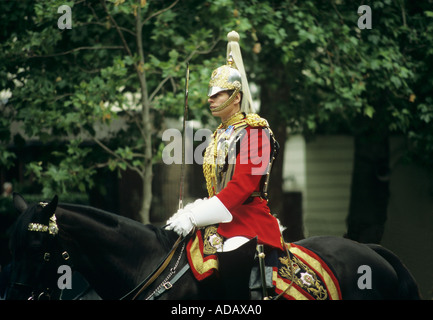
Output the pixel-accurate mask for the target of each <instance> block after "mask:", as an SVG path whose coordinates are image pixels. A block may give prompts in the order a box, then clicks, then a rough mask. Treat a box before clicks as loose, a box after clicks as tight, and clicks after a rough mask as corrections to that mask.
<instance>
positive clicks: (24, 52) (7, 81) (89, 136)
mask: <svg viewBox="0 0 433 320" xmlns="http://www.w3.org/2000/svg"><path fill="white" fill-rule="evenodd" d="M1 5H2V7H3V8H2V10H1V11H2V35H1V37H2V39H1V40H2V41H1V57H0V60H1V61H2V63H1V66H0V73H1V74H0V78H1V79H2V80H1V81H2V82H1V88H2V92H3V94H4V93H5V92H6V93H9V94H11V97H10V98H9V100H8V102H7V103H6V104H2V106H1V108H2V115H4V117H2V120H1V121H2V131H1V138H2V140H3V141H4V142H9V141H11V139H15V140H16V139H18V138H19V137H18V135H17V136H14V137H10V130H9V129H10V128H9V125H10V124H11V123H16V124H20V125H21V127H22V128H23V130H24V132H25V135H26V138H27V139H37V140H39V141H41V142H42V143H47V142H50V143H51V144H53V143H56V145H57V146H58V150H56V151H54V152H52V154H51V157H50V159H49V160H48V161H46V162H45V161H40V160H36V161H34V162H32V163H30V164H29V165H28V169H29V170H30V171H31V172H32V173H33V174H34V175H35V177H36V178H37V180H38V181H40V182H41V184H42V185H43V193H44V194H45V195H46V196H52V194H53V193H55V192H56V193H64V192H67V191H69V190H71V189H74V188H78V189H79V190H80V191H82V192H84V191H87V190H88V189H89V188H91V187H92V186H93V184H94V179H93V177H94V175H95V173H96V170H97V169H98V168H102V167H108V168H109V169H111V170H120V171H122V170H126V169H130V170H132V171H134V172H136V173H137V174H138V175H139V176H140V177H141V180H142V183H143V196H142V199H143V205H142V210H141V212H140V217H141V220H142V221H143V222H144V223H147V222H149V209H150V205H151V199H152V165H153V163H154V162H155V161H158V157H160V151H161V146H162V142H161V140H160V139H155V137H156V136H157V135H158V134H160V131H161V130H162V129H163V128H162V126H161V123H162V122H163V119H164V118H165V117H176V118H179V117H180V115H181V114H183V95H184V91H183V88H184V74H185V67H186V63H187V62H190V63H191V69H192V71H194V72H192V73H191V88H190V91H191V94H190V97H189V99H190V103H191V106H192V107H191V112H193V113H195V116H196V117H199V118H200V119H201V120H206V117H208V116H207V115H206V114H204V113H203V112H202V108H200V106H202V105H203V104H204V103H205V102H206V98H205V97H206V95H205V93H204V92H205V90H206V87H205V85H203V84H204V83H205V81H206V82H207V81H208V77H209V74H210V70H211V68H212V67H213V64H212V60H209V59H207V60H206V61H205V62H203V59H201V58H200V56H201V55H206V54H208V53H209V52H210V51H211V50H212V48H213V47H214V46H215V45H216V44H217V43H218V42H219V40H220V37H219V34H218V33H216V35H217V36H215V30H214V29H215V28H211V27H209V24H210V23H212V22H213V23H216V21H217V20H218V15H219V14H220V13H221V11H224V10H225V8H226V7H225V6H222V7H221V8H219V7H213V6H211V5H210V4H209V3H207V2H203V1H192V2H191V3H189V5H183V6H180V5H179V1H178V0H173V1H143V0H141V1H134V2H132V1H121V0H118V1H104V0H101V1H76V2H72V1H69V2H65V1H58V0H51V1H26V2H25V4H24V3H22V2H2V4H1ZM61 5H68V6H70V7H71V9H72V10H71V11H72V28H71V29H63V30H61V29H59V28H58V25H57V22H58V20H59V18H60V17H61V13H58V12H57V10H58V8H59V7H60V6H61ZM212 14H213V15H214V16H213V18H210V19H209V20H207V21H203V23H202V24H203V26H202V25H201V22H202V21H200V19H202V18H201V17H203V16H208V17H212ZM16 25H18V26H19V27H18V28H16ZM215 25H216V26H218V25H219V24H215ZM217 31H219V30H218V29H217ZM194 59H195V60H194ZM194 61H197V63H200V64H201V65H200V68H201V70H200V72H197V70H199V69H198V68H197V67H196V65H194ZM203 63H204V66H202V64H203ZM116 123H117V124H118V125H119V129H118V130H117V131H115V132H110V128H111V127H112V126H113V124H116ZM20 139H22V137H21V138H20ZM87 141H91V142H92V143H93V145H97V146H98V147H100V148H101V149H102V150H103V151H105V153H104V154H101V153H95V152H93V151H94V148H93V147H92V146H89V145H88V144H86V142H87ZM1 151H3V153H2V156H1V161H2V164H4V165H11V163H12V160H13V158H14V154H13V153H11V152H9V151H8V150H7V149H6V148H5V146H4V144H2V150H1Z"/></svg>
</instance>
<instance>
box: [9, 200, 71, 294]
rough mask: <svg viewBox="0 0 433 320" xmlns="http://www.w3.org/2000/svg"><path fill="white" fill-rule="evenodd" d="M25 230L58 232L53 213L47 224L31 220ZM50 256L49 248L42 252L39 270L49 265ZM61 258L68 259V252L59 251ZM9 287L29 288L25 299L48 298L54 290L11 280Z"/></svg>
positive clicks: (53, 234)
mask: <svg viewBox="0 0 433 320" xmlns="http://www.w3.org/2000/svg"><path fill="white" fill-rule="evenodd" d="M47 204H48V203H46V202H39V205H40V206H41V207H45V206H46V205H47ZM27 231H30V232H42V233H48V234H49V235H50V236H52V237H55V236H56V235H57V234H58V232H59V228H58V226H57V221H56V215H55V213H54V214H53V215H52V216H51V217H50V219H49V222H48V225H44V224H42V223H34V222H31V223H29V224H28V226H27ZM52 258H53V253H52V252H51V251H50V250H48V251H45V252H44V254H43V257H42V261H43V263H44V265H43V266H42V267H41V270H44V269H45V268H47V267H48V266H49V263H50V262H52V260H53V259H52ZM61 258H62V259H63V260H64V261H68V260H69V254H68V252H67V251H63V252H62V253H61ZM11 288H27V289H30V290H31V295H30V296H29V297H28V299H27V300H50V299H51V295H52V292H53V291H54V290H53V289H52V288H48V287H45V286H43V287H42V288H43V289H35V287H34V286H32V285H30V284H26V283H20V282H12V283H11Z"/></svg>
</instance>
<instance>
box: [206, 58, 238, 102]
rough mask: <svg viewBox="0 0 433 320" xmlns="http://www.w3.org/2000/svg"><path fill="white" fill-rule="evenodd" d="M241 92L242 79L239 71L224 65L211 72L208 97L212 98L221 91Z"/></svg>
mask: <svg viewBox="0 0 433 320" xmlns="http://www.w3.org/2000/svg"><path fill="white" fill-rule="evenodd" d="M227 90H237V91H238V92H239V91H242V77H241V74H240V73H239V71H238V70H237V69H235V68H233V67H232V66H231V65H228V64H227V65H224V66H221V67H219V68H217V69H215V70H214V71H213V72H212V76H211V78H210V81H209V91H208V96H209V97H210V96H213V95H214V94H217V93H218V92H221V91H227Z"/></svg>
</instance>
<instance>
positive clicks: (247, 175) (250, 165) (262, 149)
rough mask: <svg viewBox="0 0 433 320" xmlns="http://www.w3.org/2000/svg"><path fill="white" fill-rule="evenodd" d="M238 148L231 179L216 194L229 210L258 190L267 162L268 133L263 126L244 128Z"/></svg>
mask: <svg viewBox="0 0 433 320" xmlns="http://www.w3.org/2000/svg"><path fill="white" fill-rule="evenodd" d="M245 130H246V131H247V134H246V135H245V136H244V137H243V138H242V140H241V145H240V150H239V153H238V155H237V157H236V167H235V170H234V173H233V177H232V179H231V180H230V181H229V182H228V183H227V186H226V187H225V188H224V189H223V190H221V192H220V193H218V194H217V197H218V199H219V200H220V201H221V202H222V203H223V204H224V205H225V207H226V208H227V209H228V210H229V211H230V210H232V209H233V208H235V207H237V206H239V205H242V204H243V203H244V202H245V200H247V199H248V197H249V196H250V195H251V194H252V193H253V192H255V191H260V180H261V178H262V176H263V175H264V174H266V171H267V170H266V169H267V167H268V164H269V157H270V147H271V146H270V140H269V133H268V131H265V130H264V129H263V128H250V127H247V128H246V129H245Z"/></svg>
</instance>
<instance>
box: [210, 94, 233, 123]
mask: <svg viewBox="0 0 433 320" xmlns="http://www.w3.org/2000/svg"><path fill="white" fill-rule="evenodd" d="M229 97H230V96H229V94H228V93H227V91H220V92H218V93H216V94H214V95H213V96H210V97H209V99H208V100H207V101H208V102H209V109H210V111H211V112H212V115H213V116H214V117H219V118H221V121H225V120H227V119H228V118H230V117H231V116H232V115H234V114H235V113H237V112H239V111H240V100H241V98H240V97H241V95H240V94H238V95H237V96H236V98H235V99H234V100H233V101H232V103H230V104H229V105H228V106H227V107H225V108H224V109H222V110H219V111H215V109H216V108H218V107H219V106H220V105H222V104H223V103H224V102H226V101H227V100H228V98H229Z"/></svg>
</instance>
